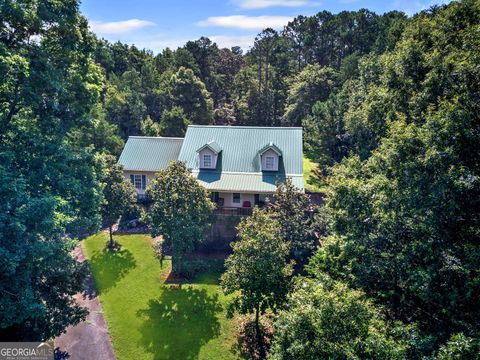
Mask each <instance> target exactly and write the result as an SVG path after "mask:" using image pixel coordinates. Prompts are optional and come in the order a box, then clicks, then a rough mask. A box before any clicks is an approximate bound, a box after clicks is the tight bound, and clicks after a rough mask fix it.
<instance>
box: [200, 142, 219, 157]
mask: <svg viewBox="0 0 480 360" xmlns="http://www.w3.org/2000/svg"><path fill="white" fill-rule="evenodd" d="M207 147H208V148H210V150H212V151H213V152H214V153H215V154H217V155H218V154H219V153H220V151H222V148H221V147H220V145H218V144H217V143H216V142H215V141H214V140H212V141H209V142H208V143H206V144H205V145H203V146H202V147H201V148H200V149H198V150H197V152H200V151H201V150H203V149H205V148H207Z"/></svg>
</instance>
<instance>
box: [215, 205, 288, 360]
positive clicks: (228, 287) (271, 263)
mask: <svg viewBox="0 0 480 360" xmlns="http://www.w3.org/2000/svg"><path fill="white" fill-rule="evenodd" d="M237 229H238V236H239V241H238V242H234V243H233V244H232V248H233V253H232V255H230V256H229V257H228V259H227V260H226V261H225V268H226V271H225V273H224V274H223V275H222V278H221V283H222V287H223V290H224V292H225V294H236V295H235V298H234V300H233V301H232V303H231V304H230V307H229V312H230V314H231V313H233V312H234V311H238V312H240V313H242V314H247V313H252V312H255V327H256V334H257V341H258V345H259V348H260V349H261V350H262V349H263V346H262V344H261V331H260V324H259V321H260V315H261V314H263V313H264V312H265V311H266V310H267V309H271V310H273V311H275V310H277V309H278V308H279V307H280V306H281V305H282V304H283V302H284V301H285V297H286V295H287V293H288V290H289V277H290V275H291V272H292V267H291V265H290V264H287V262H286V256H287V254H288V245H287V244H286V243H284V242H283V241H282V239H281V237H280V234H279V224H278V222H277V221H276V220H274V219H273V218H272V217H271V216H270V215H269V214H267V213H265V212H263V211H262V210H259V209H254V211H253V215H252V216H249V217H244V218H243V219H242V220H241V222H240V223H239V225H238V227H237ZM264 355H265V354H260V357H264Z"/></svg>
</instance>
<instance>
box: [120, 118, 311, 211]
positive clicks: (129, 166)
mask: <svg viewBox="0 0 480 360" xmlns="http://www.w3.org/2000/svg"><path fill="white" fill-rule="evenodd" d="M302 159H303V148H302V128H299V127H254V126H216V125H190V126H188V128H187V132H186V134H185V138H183V139H182V138H167V137H144V136H130V137H129V138H128V141H127V143H126V144H125V148H124V149H123V152H122V154H121V156H120V159H119V163H120V164H122V165H123V168H124V172H125V176H126V178H127V179H130V181H131V182H132V183H133V185H134V186H135V188H136V189H137V191H138V193H139V195H143V194H144V193H145V188H146V187H147V186H148V184H149V183H150V181H151V180H152V179H153V178H154V176H155V173H156V172H158V171H160V170H162V169H165V168H166V167H167V166H168V164H169V163H170V162H171V161H174V160H179V161H183V162H185V163H186V165H187V167H188V168H190V169H191V170H192V174H193V176H195V177H196V178H197V179H198V181H199V182H200V183H201V184H202V185H203V186H205V187H206V188H207V189H208V190H209V191H210V192H211V193H212V199H213V200H214V201H215V202H216V203H217V204H218V207H219V209H242V208H243V209H245V208H247V209H249V208H251V207H252V206H253V205H255V204H257V205H258V204H262V203H264V202H265V201H266V200H267V199H268V198H270V197H271V195H272V194H273V193H275V191H276V184H277V182H278V181H284V180H285V179H286V177H290V178H292V181H293V184H294V185H295V186H296V187H298V188H299V189H301V191H303V189H304V182H303V162H302Z"/></svg>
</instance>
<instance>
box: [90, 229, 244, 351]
mask: <svg viewBox="0 0 480 360" xmlns="http://www.w3.org/2000/svg"><path fill="white" fill-rule="evenodd" d="M115 240H116V241H117V242H119V243H120V244H121V250H120V251H119V252H117V253H114V254H112V253H111V252H108V251H106V250H105V244H106V241H107V235H106V234H103V233H102V234H97V235H95V236H92V237H89V238H88V239H86V240H85V241H84V244H83V246H84V249H85V250H86V255H87V257H88V258H89V260H90V265H91V269H92V271H93V275H94V278H95V283H96V286H97V290H98V291H99V296H100V301H101V303H102V306H103V310H104V314H105V317H106V320H107V323H108V328H109V331H110V335H111V338H112V341H113V347H114V350H115V353H116V355H117V358H118V359H119V360H143V359H155V360H159V359H176V360H177V359H178V360H183V359H211V360H215V359H222V360H224V359H225V360H228V359H235V358H236V356H235V355H234V353H233V352H232V348H233V345H234V342H235V336H234V326H233V320H231V319H227V318H226V310H225V308H226V302H227V299H226V297H225V296H224V295H223V293H222V291H221V289H220V287H219V285H218V276H217V275H215V274H203V275H201V276H199V277H198V278H197V279H195V281H193V282H191V283H189V284H182V286H181V288H178V285H177V286H175V285H173V286H172V285H170V284H165V281H166V278H167V277H168V274H169V273H170V265H171V263H170V261H169V260H166V261H165V262H164V264H163V268H160V264H159V262H158V261H157V259H156V258H155V257H154V254H153V252H152V249H151V247H150V238H149V237H148V236H145V235H117V236H115ZM167 282H168V281H167Z"/></svg>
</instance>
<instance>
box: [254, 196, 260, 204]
mask: <svg viewBox="0 0 480 360" xmlns="http://www.w3.org/2000/svg"><path fill="white" fill-rule="evenodd" d="M258 204H260V194H255V205H258Z"/></svg>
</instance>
